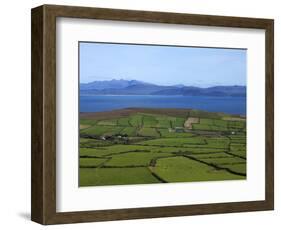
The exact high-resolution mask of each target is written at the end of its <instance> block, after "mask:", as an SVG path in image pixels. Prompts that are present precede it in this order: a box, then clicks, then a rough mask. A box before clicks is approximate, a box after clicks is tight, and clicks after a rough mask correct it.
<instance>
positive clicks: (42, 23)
mask: <svg viewBox="0 0 281 230" xmlns="http://www.w3.org/2000/svg"><path fill="white" fill-rule="evenodd" d="M57 17H71V18H84V19H102V20H121V21H131V22H148V23H166V24H168V23H169V24H184V25H203V26H217V27H237V28H255V29H264V30H265V34H266V35H265V36H266V44H265V47H266V51H265V54H266V56H265V62H266V63H265V66H266V73H265V75H266V85H265V87H266V121H265V122H266V135H265V136H266V142H265V143H266V151H265V158H266V160H265V164H266V165H265V169H266V171H265V178H266V182H265V200H263V201H249V202H232V203H215V204H196V205H179V206H163V207H148V208H147V207H145V208H129V209H112V210H98V211H78V212H57V211H56V18H57ZM273 24H274V21H273V20H271V19H257V18H240V17H224V16H210V15H194V14H179V13H163V12H145V11H130V10H117V9H103V8H89V7H74V6H57V5H43V6H39V7H37V8H34V9H32V50H31V52H32V158H31V163H32V170H31V172H32V178H31V179H32V189H31V192H32V194H31V197H32V199H31V200H32V202H31V203H32V204H31V219H32V220H33V221H35V222H38V223H41V224H64V223H76V222H91V221H109V220H125V219H139V218H156V217H170V216H186V215H199V214H200V215H202V214H215V213H231V212H245V211H258V210H273V209H274V98H273V97H274V76H273V69H274V66H273V60H274V43H273V40H274V32H273V30H274V26H273Z"/></svg>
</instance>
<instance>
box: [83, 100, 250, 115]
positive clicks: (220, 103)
mask: <svg viewBox="0 0 281 230" xmlns="http://www.w3.org/2000/svg"><path fill="white" fill-rule="evenodd" d="M129 107H130V108H132V107H136V108H138V107H141V108H187V109H199V110H205V111H209V112H224V113H228V114H239V115H246V97H211V96H158V95H118V96H116V95H80V112H102V111H111V110H115V109H124V108H129Z"/></svg>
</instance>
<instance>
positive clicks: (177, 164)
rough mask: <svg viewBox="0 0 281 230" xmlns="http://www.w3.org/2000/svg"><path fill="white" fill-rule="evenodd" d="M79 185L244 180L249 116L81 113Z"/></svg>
mask: <svg viewBox="0 0 281 230" xmlns="http://www.w3.org/2000/svg"><path fill="white" fill-rule="evenodd" d="M79 154H80V160H79V173H80V175H79V184H80V186H99V185H125V184H151V183H169V182H191V181H215V180H240V179H246V118H245V117H242V116H241V117H240V116H230V115H227V114H220V113H209V112H204V111H198V110H187V109H142V108H140V109H124V110H115V111H110V112H101V113H81V114H80V152H79Z"/></svg>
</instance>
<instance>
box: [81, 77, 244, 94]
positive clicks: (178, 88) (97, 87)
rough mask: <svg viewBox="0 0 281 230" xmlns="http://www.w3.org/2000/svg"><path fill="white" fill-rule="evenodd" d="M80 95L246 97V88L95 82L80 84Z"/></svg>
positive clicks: (115, 81) (132, 81)
mask: <svg viewBox="0 0 281 230" xmlns="http://www.w3.org/2000/svg"><path fill="white" fill-rule="evenodd" d="M80 94H82V95H85V94H88V95H182V96H217V97H223V96H232V97H245V96H246V86H238V85H234V86H213V87H208V88H200V87H195V86H185V85H171V86H163V85H156V84H151V83H146V82H142V81H137V80H123V79H120V80H116V79H113V80H109V81H93V82H90V83H81V84H80Z"/></svg>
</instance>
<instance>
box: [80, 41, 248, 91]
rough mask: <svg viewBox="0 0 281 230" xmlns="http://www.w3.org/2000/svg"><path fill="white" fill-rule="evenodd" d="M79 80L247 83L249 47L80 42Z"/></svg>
mask: <svg viewBox="0 0 281 230" xmlns="http://www.w3.org/2000/svg"><path fill="white" fill-rule="evenodd" d="M79 44H80V83H87V82H92V81H101V80H111V79H125V80H139V81H144V82H149V83H154V84H160V85H176V84H184V85H187V86H199V87H209V86H214V85H246V71H247V70H246V64H247V63H246V58H247V57H246V53H247V51H246V50H243V49H222V48H220V49H218V48H198V47H176V46H155V45H153V46H151V45H126V44H109V43H86V42H80V43H79Z"/></svg>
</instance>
